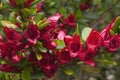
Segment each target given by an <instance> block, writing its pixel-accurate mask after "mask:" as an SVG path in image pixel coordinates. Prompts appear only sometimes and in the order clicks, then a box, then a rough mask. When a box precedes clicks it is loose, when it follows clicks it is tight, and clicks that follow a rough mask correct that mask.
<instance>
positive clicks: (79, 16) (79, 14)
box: [75, 10, 82, 19]
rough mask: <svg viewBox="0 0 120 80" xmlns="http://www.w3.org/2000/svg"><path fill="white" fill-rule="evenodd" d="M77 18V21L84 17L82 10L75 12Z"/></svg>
mask: <svg viewBox="0 0 120 80" xmlns="http://www.w3.org/2000/svg"><path fill="white" fill-rule="evenodd" d="M75 16H76V18H77V19H80V18H81V17H82V12H81V11H80V10H77V11H76V12H75Z"/></svg>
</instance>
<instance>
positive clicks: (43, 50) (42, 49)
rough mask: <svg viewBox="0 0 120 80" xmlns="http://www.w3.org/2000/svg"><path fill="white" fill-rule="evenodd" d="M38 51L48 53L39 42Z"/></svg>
mask: <svg viewBox="0 0 120 80" xmlns="http://www.w3.org/2000/svg"><path fill="white" fill-rule="evenodd" d="M36 49H38V50H40V51H41V52H44V53H45V52H47V49H46V48H44V47H43V45H42V43H41V42H39V41H38V42H37V45H36Z"/></svg>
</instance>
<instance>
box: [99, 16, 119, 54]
mask: <svg viewBox="0 0 120 80" xmlns="http://www.w3.org/2000/svg"><path fill="white" fill-rule="evenodd" d="M115 20H116V18H115V19H113V20H112V22H111V23H110V24H108V25H107V27H106V28H105V29H103V30H102V31H101V32H100V36H101V37H102V38H103V46H104V47H105V48H106V49H108V50H109V51H110V52H115V51H116V50H117V48H119V46H120V35H118V34H117V33H116V34H115V35H112V34H111V30H112V28H113V27H114V22H115Z"/></svg>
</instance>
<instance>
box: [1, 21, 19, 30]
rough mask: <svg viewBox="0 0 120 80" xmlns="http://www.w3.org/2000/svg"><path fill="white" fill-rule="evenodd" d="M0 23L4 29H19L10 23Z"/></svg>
mask: <svg viewBox="0 0 120 80" xmlns="http://www.w3.org/2000/svg"><path fill="white" fill-rule="evenodd" d="M0 23H1V24H2V26H3V27H7V28H13V29H15V28H17V26H16V25H14V24H12V23H11V22H9V21H5V20H1V21H0Z"/></svg>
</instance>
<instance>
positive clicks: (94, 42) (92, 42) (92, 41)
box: [86, 30, 103, 52]
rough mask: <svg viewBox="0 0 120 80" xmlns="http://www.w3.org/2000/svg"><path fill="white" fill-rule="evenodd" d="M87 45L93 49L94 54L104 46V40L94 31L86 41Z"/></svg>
mask: <svg viewBox="0 0 120 80" xmlns="http://www.w3.org/2000/svg"><path fill="white" fill-rule="evenodd" d="M86 44H87V46H88V48H90V49H92V50H93V52H94V51H96V50H98V49H99V48H100V47H101V46H102V44H103V39H102V38H101V36H100V35H99V32H98V31H96V30H92V31H91V32H90V34H89V36H88V38H87V40H86Z"/></svg>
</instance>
